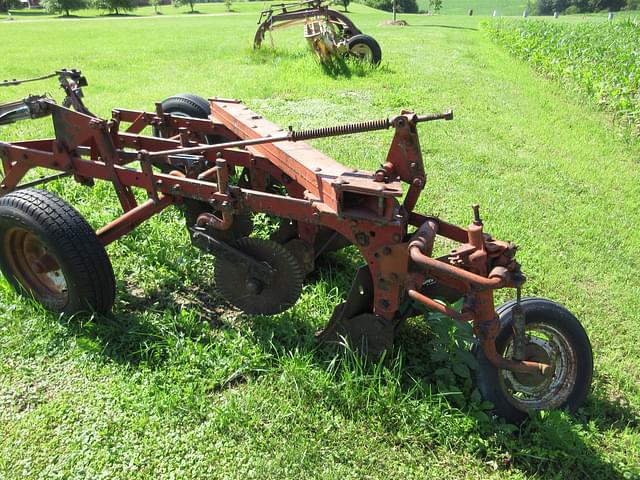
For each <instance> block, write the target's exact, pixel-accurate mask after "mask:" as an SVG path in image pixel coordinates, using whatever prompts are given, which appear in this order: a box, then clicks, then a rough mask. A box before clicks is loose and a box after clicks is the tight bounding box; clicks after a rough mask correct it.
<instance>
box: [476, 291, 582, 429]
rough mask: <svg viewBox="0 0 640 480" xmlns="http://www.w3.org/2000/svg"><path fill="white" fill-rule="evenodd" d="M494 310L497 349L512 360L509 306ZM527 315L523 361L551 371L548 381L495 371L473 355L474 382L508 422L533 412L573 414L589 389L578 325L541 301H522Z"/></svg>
mask: <svg viewBox="0 0 640 480" xmlns="http://www.w3.org/2000/svg"><path fill="white" fill-rule="evenodd" d="M514 305H515V302H508V303H506V304H504V305H502V306H501V307H499V308H498V309H497V313H498V315H499V318H500V332H499V334H498V336H497V338H496V348H497V350H498V352H499V353H501V354H502V355H503V356H504V357H505V358H511V357H512V355H513V338H514V337H513V316H512V312H513V310H512V309H513V306H514ZM522 309H523V311H524V313H525V319H526V320H525V332H526V347H525V360H531V361H536V362H542V363H547V364H549V365H551V372H552V373H551V375H549V376H544V375H542V374H531V373H526V374H523V373H514V372H511V371H509V370H502V369H497V368H496V367H494V366H493V365H492V364H491V363H490V362H489V360H488V359H487V357H486V356H485V355H484V352H483V351H482V348H480V347H477V348H476V349H475V355H476V358H477V359H478V369H477V371H476V382H477V386H478V389H479V390H480V393H481V394H482V396H483V398H484V399H485V400H489V401H490V402H491V403H493V405H494V413H496V414H497V415H499V416H501V417H504V418H505V419H506V420H507V421H510V422H520V421H522V420H524V419H525V418H526V417H527V413H528V412H530V411H536V410H548V409H556V408H566V409H568V410H569V411H571V412H573V411H575V410H576V409H577V408H579V407H580V406H581V405H582V403H583V402H584V400H585V398H586V396H587V394H588V393H589V391H590V389H591V378H592V375H593V354H592V351H591V344H590V343H589V338H588V337H587V334H586V333H585V331H584V329H583V328H582V325H580V322H579V321H578V320H577V319H576V317H574V316H573V315H572V314H571V312H569V311H568V310H567V309H565V308H564V307H562V306H560V305H558V304H557V303H554V302H551V301H550V300H545V299H541V298H525V299H523V300H522Z"/></svg>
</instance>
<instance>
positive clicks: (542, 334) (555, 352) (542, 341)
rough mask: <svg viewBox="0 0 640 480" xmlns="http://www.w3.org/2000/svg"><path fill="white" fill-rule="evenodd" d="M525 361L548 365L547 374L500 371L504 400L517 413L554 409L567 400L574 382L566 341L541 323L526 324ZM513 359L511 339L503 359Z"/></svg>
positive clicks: (571, 357) (569, 349) (551, 328)
mask: <svg viewBox="0 0 640 480" xmlns="http://www.w3.org/2000/svg"><path fill="white" fill-rule="evenodd" d="M526 335H527V344H526V347H525V359H526V360H531V361H535V362H540V363H546V364H548V365H550V366H551V369H550V373H549V375H542V374H539V373H515V372H512V371H509V370H501V371H500V377H499V378H500V383H501V385H502V388H503V389H504V390H505V393H507V394H508V395H507V398H508V399H509V401H510V402H511V403H513V404H514V405H515V406H517V407H518V408H519V409H520V410H531V409H533V410H542V409H552V408H556V407H558V406H559V405H562V403H563V402H564V401H565V400H566V399H567V398H568V396H569V395H570V393H571V391H572V389H573V385H574V384H575V382H576V371H577V370H576V369H577V367H576V363H575V354H574V352H573V351H572V350H571V347H570V343H569V340H568V339H567V338H565V336H564V335H563V334H562V333H561V332H560V331H559V330H557V329H555V328H553V327H551V326H549V325H543V324H529V325H527V332H526ZM512 356H513V339H512V340H511V341H510V343H509V344H508V346H507V349H506V351H505V357H506V358H510V357H512Z"/></svg>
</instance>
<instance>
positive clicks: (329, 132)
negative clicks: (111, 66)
mask: <svg viewBox="0 0 640 480" xmlns="http://www.w3.org/2000/svg"><path fill="white" fill-rule="evenodd" d="M210 105H211V116H210V117H209V119H195V118H189V117H181V116H173V115H171V114H166V113H164V112H163V111H162V106H161V104H157V105H156V111H155V112H142V111H134V110H125V109H115V110H113V118H112V119H111V120H109V121H106V120H103V119H99V118H96V117H94V116H92V115H90V114H87V113H86V112H84V111H82V109H80V110H81V111H74V110H72V109H69V108H66V107H64V106H60V105H55V104H53V103H52V104H51V105H47V107H46V108H47V109H48V111H49V113H51V114H52V117H53V123H54V129H55V133H56V137H55V138H53V139H43V140H33V141H25V142H14V143H2V142H0V159H1V160H2V168H3V177H2V180H0V195H4V194H6V193H9V192H11V191H13V190H15V189H16V188H20V187H21V185H24V183H22V184H21V182H22V181H23V179H24V177H25V175H26V174H27V173H28V172H29V171H30V170H31V169H33V168H36V167H42V168H45V169H48V170H52V171H54V172H59V175H64V176H73V178H74V179H75V180H76V181H79V182H81V183H83V184H87V185H91V184H93V182H94V180H105V181H107V182H110V183H111V184H112V185H113V186H114V189H115V190H116V192H117V194H118V198H119V199H120V202H121V204H122V208H123V212H124V213H123V214H122V215H121V216H120V217H119V218H117V219H115V220H114V221H113V222H111V223H110V224H108V225H107V226H105V227H103V228H102V229H100V230H99V231H98V235H99V238H100V240H101V241H102V242H103V243H104V244H107V243H110V242H112V241H115V240H117V239H118V238H120V237H121V236H122V235H125V234H127V233H128V232H130V231H131V230H132V229H134V228H135V227H136V226H137V225H139V224H140V223H142V222H143V221H145V220H146V219H147V218H149V217H151V216H152V215H154V214H156V213H158V212H160V211H161V210H163V209H164V208H166V207H168V206H169V205H171V204H174V203H181V202H190V203H189V205H190V212H191V215H192V217H193V218H194V219H196V221H195V223H196V224H195V225H193V228H196V229H198V228H200V229H203V231H208V232H210V233H211V232H214V231H216V230H225V229H230V228H231V227H232V225H233V222H234V218H235V217H236V216H238V215H248V214H249V213H256V212H262V213H266V214H268V215H272V216H275V217H278V218H280V219H286V220H287V221H290V223H289V226H288V227H287V228H283V229H282V230H281V231H280V234H281V236H282V243H281V245H283V248H286V245H287V244H290V245H291V252H293V253H292V257H291V258H296V259H298V260H299V261H300V265H301V268H302V270H301V271H303V272H305V273H308V272H310V271H311V270H312V269H313V264H314V260H315V259H316V258H317V257H318V256H319V255H320V254H321V253H322V252H323V251H324V248H326V245H328V244H329V243H331V239H335V238H338V237H339V238H341V239H342V241H341V244H342V245H345V244H352V245H354V246H355V247H356V248H357V249H358V250H359V251H360V253H361V254H362V257H363V258H364V260H365V262H366V265H367V266H366V281H365V282H362V281H358V282H355V283H354V285H355V287H354V288H358V289H359V288H363V289H366V293H364V294H360V293H358V292H357V291H356V293H354V292H353V291H352V294H351V295H350V298H351V297H353V299H350V300H349V302H352V303H351V304H350V303H349V302H347V304H345V305H342V306H339V307H338V308H336V311H335V313H334V316H333V318H332V321H331V322H330V324H329V325H328V327H327V329H326V331H325V337H327V338H328V337H329V336H333V338H334V339H335V337H336V334H337V332H339V331H342V332H346V333H347V334H348V335H349V336H350V337H351V338H352V339H353V340H355V341H356V342H357V341H359V340H362V338H363V336H367V335H368V334H370V337H371V338H370V340H371V341H372V342H373V343H375V344H376V345H378V346H381V347H380V348H381V349H382V348H386V347H388V346H389V345H391V344H392V343H393V337H394V335H395V331H396V328H397V326H398V325H400V324H401V323H402V315H403V314H402V313H401V305H403V304H404V303H406V302H407V300H413V301H416V302H419V303H420V304H422V305H424V306H426V307H427V308H429V309H431V310H434V311H438V312H441V313H444V314H446V315H449V316H451V317H452V318H455V319H457V320H459V321H473V324H474V332H475V334H476V336H477V337H478V339H479V340H480V343H481V345H482V348H483V349H484V351H485V354H486V356H487V358H488V359H489V360H490V361H491V362H492V363H493V364H494V365H495V366H496V367H498V368H501V369H506V370H509V371H512V372H516V373H517V372H521V373H531V372H541V373H543V374H544V373H545V372H546V371H547V369H548V365H547V364H545V363H544V362H539V361H530V359H526V358H525V359H523V360H521V361H515V360H512V359H506V358H504V357H503V356H502V355H501V354H500V353H499V352H498V351H497V350H496V348H495V338H496V334H497V331H498V327H499V325H498V321H497V316H496V312H495V306H494V290H496V289H498V288H518V287H520V286H521V285H522V283H523V282H524V280H525V279H524V276H523V275H522V273H521V272H520V266H519V265H518V263H517V262H516V261H515V257H514V256H515V251H516V248H515V246H514V245H513V244H511V243H509V242H502V241H499V240H495V239H493V238H491V237H490V236H489V235H487V234H486V233H484V231H483V224H482V220H481V218H480V213H479V209H478V208H477V207H475V208H474V212H473V222H472V223H471V224H470V225H469V226H468V227H466V228H463V227H459V226H456V225H452V224H450V223H447V222H445V221H444V220H441V219H439V218H435V217H430V216H426V215H422V214H419V213H417V212H414V211H413V210H414V207H415V205H416V202H417V199H418V197H419V195H420V193H421V192H422V190H423V189H424V188H425V185H426V174H425V169H424V164H423V160H422V151H421V147H420V142H419V139H418V125H419V124H420V123H421V122H426V121H431V120H439V119H445V120H447V119H451V118H452V114H451V112H445V113H443V114H435V115H427V116H419V115H416V114H414V113H413V112H408V111H403V112H401V113H400V115H398V116H396V117H393V118H392V119H383V120H377V121H369V122H359V123H354V124H349V125H338V126H331V127H327V128H321V129H310V130H303V131H299V132H294V131H292V130H291V131H285V130H283V129H282V128H280V127H278V126H277V125H275V124H273V123H271V122H269V121H267V120H265V119H264V118H262V116H260V115H258V114H256V113H255V112H252V111H251V110H249V109H248V108H247V107H245V106H244V105H243V104H242V103H241V102H239V101H237V100H223V99H217V98H213V99H211V100H210ZM148 127H152V128H154V129H156V131H157V132H159V133H161V134H162V137H164V138H160V137H151V136H145V135H141V134H140V132H142V131H143V130H144V129H145V128H148ZM385 129H393V131H394V136H393V139H392V141H391V146H390V149H389V153H388V155H387V157H386V161H385V163H384V164H383V165H382V166H381V168H379V169H378V170H376V171H364V170H354V169H350V168H347V167H345V166H343V165H342V164H340V163H338V162H336V161H335V160H333V159H331V158H329V157H327V156H326V155H324V154H323V153H321V152H319V151H318V150H316V149H314V148H312V147H311V146H310V145H308V144H306V143H305V142H304V140H306V139H310V138H322V137H326V136H336V135H346V134H354V133H360V132H364V131H371V130H385ZM208 135H218V136H219V137H220V138H223V139H225V143H224V144H219V145H206V144H205V143H204V141H205V139H206V137H207V136H208ZM153 167H158V168H159V170H160V171H161V172H162V173H160V172H158V171H157V169H154V168H153ZM239 171H242V175H240V177H238V176H237V173H238V172H239ZM234 173H235V174H236V176H234ZM238 178H241V180H237V179H238ZM403 184H408V185H409V188H408V190H407V193H406V194H405V196H404V200H403V201H402V196H403ZM134 189H141V190H143V191H145V192H146V194H147V196H148V200H147V201H146V202H144V203H142V204H140V205H138V204H137V202H136V201H135V197H134V195H133V191H134ZM401 201H402V203H400V202H401ZM198 205H201V211H198V210H197V209H198ZM412 228H415V229H416V230H415V231H413V232H411V231H410V229H412ZM320 232H322V235H324V237H322V238H324V240H323V241H319V239H320V238H321V237H320V236H319V235H320ZM327 233H329V235H327ZM203 234H204V233H203ZM207 235H209V234H207ZM437 237H443V238H446V239H448V240H451V241H454V242H456V243H457V244H458V245H457V246H456V247H455V248H454V249H452V250H451V251H450V253H449V254H448V255H445V256H443V257H440V258H432V257H431V255H432V250H433V245H434V242H435V240H436V238H437ZM212 238H214V237H212ZM220 238H225V237H220ZM230 238H231V237H230ZM277 238H278V237H277V236H276V237H274V239H273V240H272V241H273V242H276V239H277ZM327 239H328V240H327ZM216 241H219V240H216ZM325 244H326V245H325ZM279 245H280V244H279ZM270 251H271V252H278V251H280V247H277V248H276V247H274V248H272V249H270ZM263 253H264V252H263ZM264 255H266V253H264ZM274 255H275V256H276V257H277V255H276V254H275V253H274ZM266 256H268V255H266ZM274 258H275V257H274ZM291 258H289V260H288V261H287V262H285V263H284V264H283V265H289V264H291V261H292V260H291ZM275 263H277V261H276V260H274V264H275ZM361 275H362V274H361ZM429 282H437V283H439V284H440V285H441V286H442V288H443V290H442V291H449V292H454V293H455V294H457V296H459V297H460V298H464V303H463V308H462V311H460V312H458V311H457V310H454V309H452V308H451V307H449V306H447V305H443V304H442V303H440V302H438V301H436V300H434V299H433V298H431V297H430V296H429V295H427V294H426V293H425V291H427V290H428V289H426V288H425V286H426V285H429V284H431V283H429ZM365 284H366V288H365ZM352 290H353V289H352ZM436 290H437V289H436ZM363 299H364V300H363ZM287 302H289V303H290V299H287ZM287 302H285V303H287ZM287 304H288V303H287ZM269 307H270V308H271V309H272V310H274V311H275V310H278V309H275V307H273V305H269ZM272 307H273V308H272ZM376 332H377V333H376ZM376 348H377V347H376Z"/></svg>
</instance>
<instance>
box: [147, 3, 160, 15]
mask: <svg viewBox="0 0 640 480" xmlns="http://www.w3.org/2000/svg"><path fill="white" fill-rule="evenodd" d="M159 4H160V0H149V5H151V6H152V7H153V11H154V12H155V13H156V15H159V14H160V12H158V5H159Z"/></svg>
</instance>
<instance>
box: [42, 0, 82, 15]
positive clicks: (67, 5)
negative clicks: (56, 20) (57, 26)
mask: <svg viewBox="0 0 640 480" xmlns="http://www.w3.org/2000/svg"><path fill="white" fill-rule="evenodd" d="M44 8H46V9H47V12H50V13H63V14H64V15H65V16H67V17H68V16H69V15H71V13H70V12H71V10H80V9H82V8H87V2H86V0H45V1H44Z"/></svg>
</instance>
